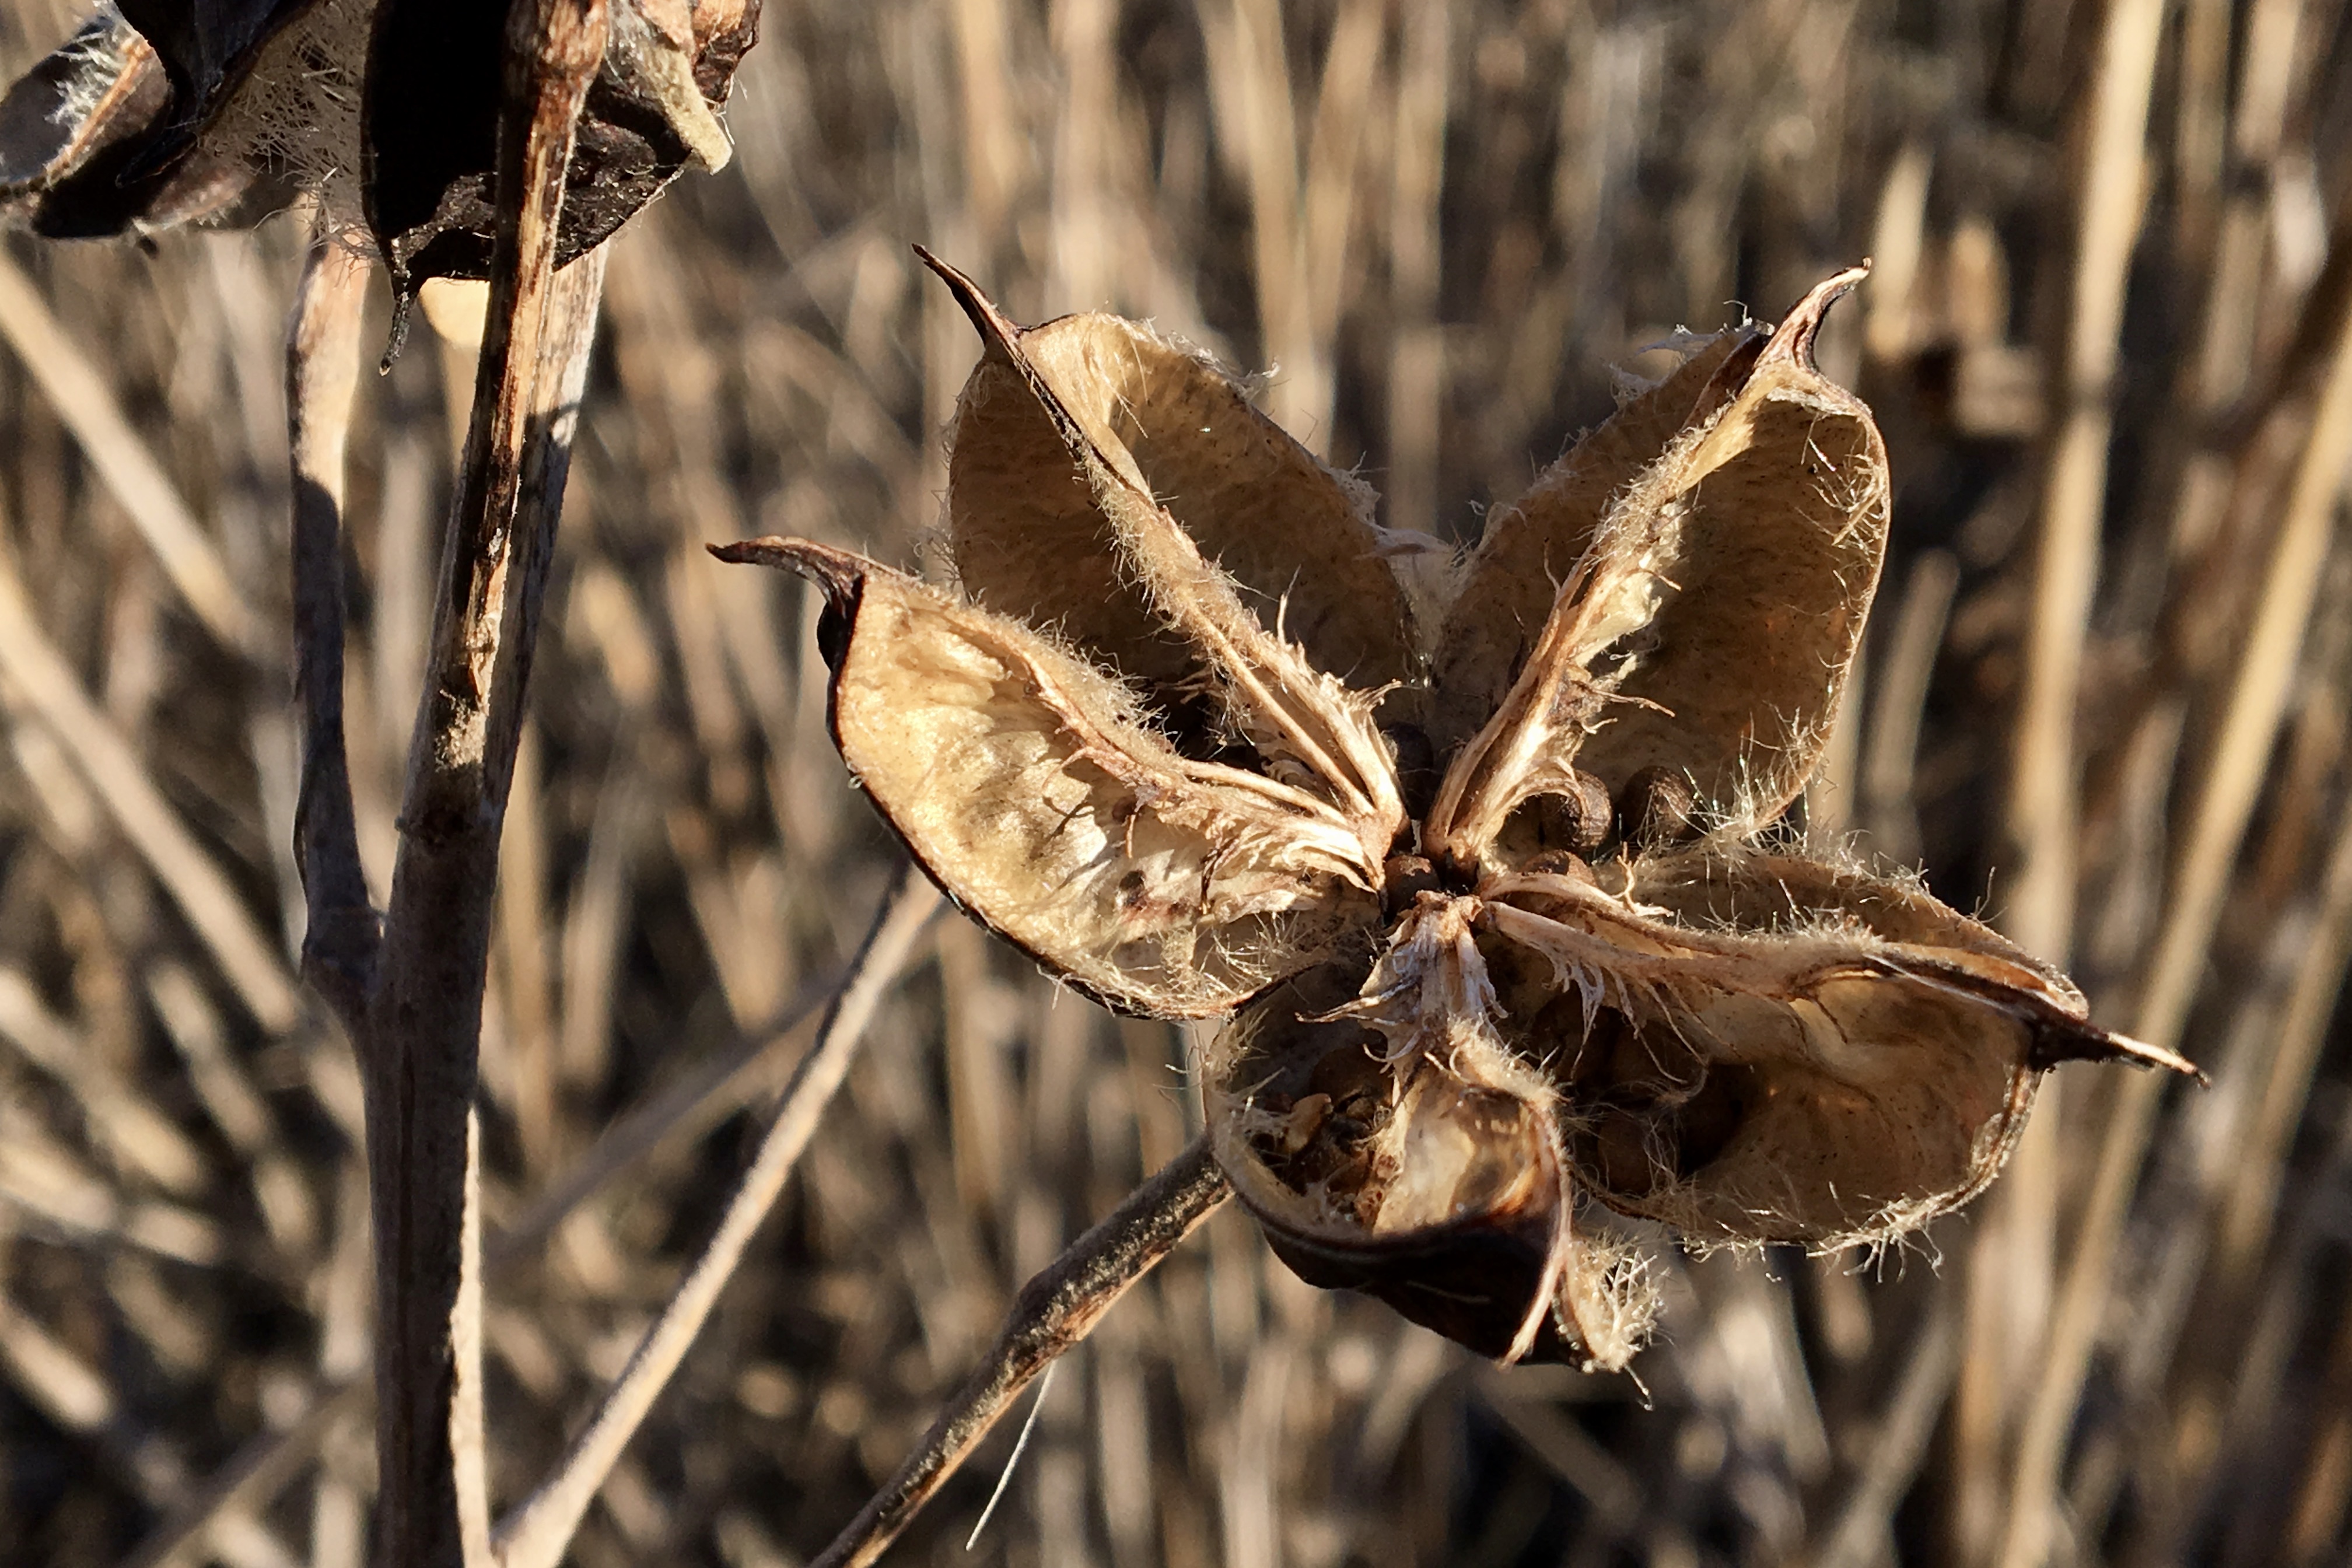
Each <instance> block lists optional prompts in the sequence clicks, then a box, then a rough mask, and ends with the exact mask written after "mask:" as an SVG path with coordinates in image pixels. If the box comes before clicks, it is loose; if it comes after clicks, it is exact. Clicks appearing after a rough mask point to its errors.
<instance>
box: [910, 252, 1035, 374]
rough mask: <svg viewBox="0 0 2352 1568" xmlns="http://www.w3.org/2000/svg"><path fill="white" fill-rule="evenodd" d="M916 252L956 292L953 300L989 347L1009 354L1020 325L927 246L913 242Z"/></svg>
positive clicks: (1018, 333) (1015, 340) (950, 290)
mask: <svg viewBox="0 0 2352 1568" xmlns="http://www.w3.org/2000/svg"><path fill="white" fill-rule="evenodd" d="M915 255H916V257H917V258H919V259H920V260H921V262H922V264H923V265H924V266H926V267H928V268H930V269H931V270H932V271H933V272H935V273H937V274H938V275H939V279H940V282H942V283H945V284H946V285H947V286H948V292H949V293H950V294H952V295H954V296H955V302H956V303H957V304H958V305H961V307H963V313H964V314H965V315H966V316H967V317H969V318H971V324H972V327H973V330H975V331H978V332H979V333H980V338H981V342H983V343H985V344H987V345H988V347H989V348H990V349H991V350H992V351H1001V352H1002V353H1004V354H1005V355H1006V356H1007V357H1010V356H1011V355H1012V353H1013V344H1015V343H1016V342H1019V341H1020V339H1021V328H1020V325H1019V324H1018V323H1017V322H1015V321H1013V318H1012V317H1010V316H1008V315H1006V314H1005V313H1004V312H1003V311H1002V310H998V309H997V308H996V301H995V300H992V299H990V298H989V297H988V296H987V295H986V294H985V293H982V291H981V287H980V285H979V284H977V283H975V282H973V281H972V280H971V278H970V277H968V276H967V275H965V274H964V273H962V272H961V271H959V270H957V269H956V268H953V267H950V266H949V265H948V264H947V263H946V262H944V261H941V260H940V258H938V257H937V256H935V255H933V254H932V253H931V251H930V250H929V248H928V247H924V246H920V245H918V246H916V247H915Z"/></svg>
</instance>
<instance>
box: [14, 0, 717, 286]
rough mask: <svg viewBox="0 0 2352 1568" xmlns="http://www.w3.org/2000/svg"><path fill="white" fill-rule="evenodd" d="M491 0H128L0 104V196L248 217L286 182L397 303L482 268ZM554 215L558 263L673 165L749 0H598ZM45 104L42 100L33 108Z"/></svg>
mask: <svg viewBox="0 0 2352 1568" xmlns="http://www.w3.org/2000/svg"><path fill="white" fill-rule="evenodd" d="M507 9H508V8H507V7H506V6H504V5H484V4H478V3H477V0H214V3H211V4H206V5H196V6H193V7H192V6H190V5H186V4H185V3H184V0H124V4H122V5H121V7H120V18H119V19H117V18H115V17H112V16H101V17H100V18H99V19H97V20H95V21H93V22H92V23H91V24H90V25H89V26H88V27H85V28H84V29H83V31H82V32H81V33H80V34H78V35H77V36H76V37H75V39H74V40H73V41H72V42H71V43H69V44H68V46H67V47H65V48H63V49H60V50H58V51H57V52H56V53H55V54H53V55H51V56H50V57H49V58H47V60H44V61H43V62H42V63H41V64H40V65H38V66H37V67H36V68H34V70H33V71H32V72H31V73H30V74H29V75H27V76H26V78H25V79H24V80H23V81H21V82H19V83H18V84H17V86H16V89H14V90H13V93H12V98H13V100H14V103H15V108H13V109H11V108H10V107H8V106H6V105H0V203H5V204H6V208H5V210H7V211H8V212H9V216H12V217H15V218H16V219H17V220H18V221H21V222H25V223H26V224H27V225H28V226H32V227H34V228H36V229H37V230H39V231H40V232H42V233H44V234H49V235H56V236H68V235H70V236H87V237H95V236H100V235H109V234H123V233H152V232H155V231H157V230H159V229H163V228H167V227H170V226H173V225H175V224H179V223H185V222H189V221H193V220H194V219H197V218H204V219H206V220H209V221H214V222H222V221H236V222H250V221H254V220H257V219H258V218H260V217H262V216H267V215H268V213H269V212H271V211H275V210H277V208H278V207H280V206H283V205H285V204H286V202H287V201H288V200H289V199H290V198H291V196H292V195H293V192H294V190H295V188H297V187H300V188H303V189H310V190H315V191H317V192H318V193H319V194H320V197H321V202H322V205H323V206H324V208H325V210H326V214H327V220H328V222H329V223H330V224H331V226H333V227H335V228H336V229H338V230H340V231H341V232H342V233H344V234H345V235H346V237H350V238H352V240H354V241H361V242H372V243H373V246H374V247H375V248H376V250H377V252H378V253H379V254H380V255H381V256H383V258H384V259H385V261H386V262H387V263H388V264H389V266H390V267H391V269H392V272H393V275H394V280H395V282H396V283H398V284H399V285H400V288H401V292H402V298H403V299H404V300H405V299H407V298H409V297H411V296H413V294H414V292H415V289H416V288H417V287H418V286H420V285H421V284H423V283H424V282H425V280H426V279H430V278H436V277H454V278H482V277H486V276H488V268H489V256H490V243H491V237H492V233H493V230H494V228H495V217H496V215H495V214H494V212H493V211H492V195H493V191H492V184H493V180H494V163H495V159H496V155H497V150H498V119H499V104H500V102H501V101H502V100H503V97H504V93H505V85H504V80H503V62H504V60H505V58H506V39H505V29H506V20H507ZM610 13H611V26H610V29H609V42H608V44H607V47H606V49H605V54H604V64H603V67H602V68H601V70H600V71H599V73H598V76H597V79H596V81H595V84H594V85H593V87H592V88H591V89H590V90H589V93H588V99H587V103H586V106H585V108H584V110H583V112H582V115H581V119H580V123H579V125H578V127H577V135H576V140H575V144H574V148H573V153H572V163H571V167H570V169H569V171H568V172H567V174H566V177H565V194H564V204H563V210H562V216H561V217H560V219H559V221H558V226H557V231H558V238H557V246H556V261H557V264H558V265H559V266H561V265H562V264H563V263H565V262H568V261H570V260H572V258H574V257H577V256H579V255H582V254H583V253H584V252H586V251H588V250H589V249H592V248H593V247H595V246H596V245H597V244H599V243H601V242H602V241H603V240H604V238H605V237H608V236H609V235H611V234H612V233H613V231H614V230H615V229H616V228H618V227H619V226H621V224H622V223H623V222H625V221H626V219H627V218H628V217H629V216H631V215H633V214H634V213H635V212H636V211H637V209H638V208H640V207H642V206H643V205H645V204H646V202H648V201H650V200H652V199H653V197H654V196H655V195H657V194H658V193H659V192H660V190H661V189H662V187H663V186H664V185H666V184H668V183H669V181H670V180H671V179H673V178H674V177H676V176H677V174H679V173H680V172H681V171H683V170H684V169H686V168H688V167H702V168H715V167H717V166H718V165H719V164H720V163H724V162H725V161H726V158H727V152H728V146H727V137H726V132H725V131H724V130H723V128H721V127H720V125H719V121H718V119H717V116H716V114H715V113H714V110H715V109H716V107H717V106H718V105H719V104H722V103H724V102H725V101H726V98H727V91H728V87H729V84H730V81H731V80H732V79H733V76H734V72H735V69H736V67H737V65H738V64H739V63H740V61H741V59H742V57H743V55H744V53H745V51H747V50H748V49H750V47H751V44H752V42H753V40H754V39H755V38H756V37H757V36H758V22H759V0H699V3H698V4H689V0H614V3H613V5H611V7H610ZM45 109H46V110H47V112H46V113H45V112H44V110H45Z"/></svg>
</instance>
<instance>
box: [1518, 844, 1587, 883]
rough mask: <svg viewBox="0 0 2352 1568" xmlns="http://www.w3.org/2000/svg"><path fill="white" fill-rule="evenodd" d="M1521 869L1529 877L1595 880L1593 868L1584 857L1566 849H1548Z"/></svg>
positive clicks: (1574, 880) (1576, 880)
mask: <svg viewBox="0 0 2352 1568" xmlns="http://www.w3.org/2000/svg"><path fill="white" fill-rule="evenodd" d="M1519 870H1520V872H1521V873H1522V874H1524V875H1526V876H1529V877H1565V878H1567V879H1569V880H1570V881H1571V882H1591V880H1593V876H1592V868H1591V866H1590V865H1588V864H1586V863H1585V859H1584V857H1582V856H1581V855H1577V854H1573V853H1571V852H1570V851H1569V850H1566V849H1547V850H1545V851H1544V852H1543V853H1542V854H1540V855H1538V856H1535V857H1534V858H1531V859H1529V860H1528V863H1527V864H1526V865H1524V866H1522V867H1520V868H1519Z"/></svg>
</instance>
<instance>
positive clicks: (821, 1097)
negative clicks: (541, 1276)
mask: <svg viewBox="0 0 2352 1568" xmlns="http://www.w3.org/2000/svg"><path fill="white" fill-rule="evenodd" d="M939 908H940V892H939V889H937V888H935V887H933V886H932V885H931V883H930V882H929V880H927V879H925V878H924V877H923V876H922V874H921V873H920V872H919V871H917V870H915V869H914V868H913V867H912V866H911V865H910V866H908V867H906V868H902V869H901V870H900V872H899V874H898V880H897V882H896V883H895V885H894V886H893V887H892V889H891V891H890V893H889V896H888V897H887V899H885V900H883V905H882V912H881V914H880V915H879V916H878V917H877V919H876V921H875V922H874V929H873V931H871V932H870V933H868V935H867V936H866V945H865V947H864V948H863V949H861V950H860V952H858V955H857V958H856V962H855V963H853V964H852V965H851V967H850V981H849V984H848V985H847V986H846V987H845V989H844V990H843V991H842V993H841V994H840V995H839V996H838V997H836V998H835V1001H834V1004H833V1007H832V1010H831V1012H830V1013H829V1014H828V1016H826V1018H825V1021H824V1028H823V1029H822V1030H820V1031H819V1033H818V1037H817V1043H816V1047H815V1048H814V1050H812V1051H810V1052H809V1054H808V1055H807V1056H806V1057H805V1058H803V1059H802V1061H801V1064H800V1067H799V1068H798V1069H797V1070H796V1071H794V1073H793V1080H792V1082H791V1083H790V1084H789V1085H787V1086H786V1088H785V1089H784V1093H783V1098H782V1100H780V1101H779V1102H778V1104H777V1107H776V1114H775V1119H774V1121H772V1122H770V1123H769V1126H768V1131H767V1135H766V1136H765V1137H763V1138H762V1139H761V1141H760V1150H759V1152H758V1153H757V1154H756V1155H754V1156H753V1157H752V1160H751V1168H750V1169H749V1170H748V1171H746V1172H745V1173H744V1174H743V1180H742V1182H741V1184H740V1185H738V1186H737V1188H736V1189H735V1194H734V1196H732V1197H731V1198H730V1199H729V1200H728V1203H727V1209H726V1212H725V1213H724V1214H723V1215H720V1216H719V1228H718V1230H717V1232H716V1233H715V1234H713V1235H712V1237H711V1238H710V1241H709V1245H707V1246H706V1247H704V1248H703V1250H702V1256H701V1257H699V1258H696V1259H695V1262H694V1267H693V1268H690V1269H688V1271H687V1274H686V1277H685V1278H684V1279H681V1280H679V1281H678V1285H677V1289H676V1290H675V1291H673V1292H672V1293H671V1295H670V1299H669V1301H668V1303H667V1305H666V1306H664V1307H663V1308H662V1311H661V1316H660V1317H658V1318H656V1320H655V1321H654V1322H653V1325H652V1327H650V1328H648V1329H647V1330H646V1332H645V1337H644V1338H642V1339H640V1340H639V1341H638V1342H637V1348H636V1350H635V1352H632V1353H631V1355H630V1357H629V1363H628V1365H627V1366H625V1367H624V1368H623V1369H622V1371H621V1375H620V1376H619V1377H618V1378H617V1379H615V1380H614V1384H613V1386H612V1387H611V1388H610V1389H609V1390H607V1391H606V1392H605V1394H604V1403H603V1404H602V1405H599V1406H598V1407H597V1410H596V1414H595V1415H594V1417H593V1419H591V1420H590V1421H589V1423H588V1426H586V1428H585V1429H584V1430H583V1431H582V1432H581V1434H580V1436H578V1437H576V1438H574V1439H573V1441H572V1447H571V1448H570V1450H569V1451H567V1452H566V1453H565V1455H564V1456H563V1461H562V1464H560V1465H559V1466H557V1467H556V1471H555V1474H554V1475H553V1476H552V1477H551V1478H550V1479H549V1480H548V1481H547V1484H546V1485H544V1486H542V1487H541V1489H539V1490H538V1491H537V1492H536V1493H534V1494H533V1495H532V1496H531V1497H530V1500H528V1501H526V1502H524V1503H523V1505H522V1506H521V1507H520V1508H519V1509H517V1510H515V1511H514V1513H513V1514H512V1515H510V1516H509V1518H508V1519H507V1521H505V1523H504V1524H503V1525H502V1526H501V1528H500V1529H499V1534H498V1539H497V1543H496V1551H497V1555H498V1561H499V1564H500V1568H555V1564H556V1563H558V1562H560V1561H561V1560H562V1556H563V1552H564V1549H565V1547H567V1546H569V1545H570V1544H571V1542H572V1532H573V1531H576V1530H578V1529H579V1528H580V1520H581V1517H582V1516H583V1514H585V1513H586V1512H587V1511H588V1504H589V1503H590V1501H591V1500H593V1499H594V1497H595V1495H596V1492H597V1489H598V1488H600V1487H602V1486H603V1485H604V1478H605V1477H606V1476H607V1475H609V1474H610V1473H611V1472H612V1468H613V1465H614V1461H615V1460H617V1459H618V1458H620V1457H621V1450H622V1449H623V1448H625V1447H627V1445H628V1441H629V1438H630V1437H631V1436H633V1435H635V1432H636V1429H637V1427H638V1426H639V1425H640V1424H641V1423H642V1422H643V1421H644V1420H645V1418H646V1412H647V1411H649V1410H651V1409H652V1408H653V1403H654V1401H655V1399H656V1398H657V1397H658V1396H659V1395H660V1394H661V1391H662V1390H663V1389H664V1388H665V1387H667V1386H668V1384H669V1379H670V1374H671V1373H674V1372H676V1371H677V1364H678V1363H679V1362H680V1361H681V1360H683V1359H684V1358H685V1355H686V1352H687V1349H688V1346H690V1345H691V1344H692V1343H693V1342H694V1337H695V1335H696V1334H697V1333H698V1332H699V1331H701V1329H702V1325H703V1322H704V1321H705V1320H706V1319H708V1318H709V1316H710V1310H711V1308H712V1307H714V1306H716V1305H717V1304H718V1301H719V1292H720V1291H721V1290H723V1289H726V1286H727V1281H728V1280H729V1279H731V1278H732V1277H733V1276H734V1273H735V1267H736V1265H737V1264H738V1263H740V1262H741V1261H742V1258H743V1249H744V1247H747V1246H749V1245H750V1244H751V1237H752V1235H753V1234H754V1233H755V1232H756V1231H758V1229H759V1228H760V1225H761V1221H763V1220H765V1219H766V1218H767V1217H768V1211H769V1210H771V1209H772V1208H773V1207H774V1206H775V1203H776V1199H777V1197H778V1196H779V1195H780V1194H782V1192H783V1190H784V1183H785V1182H786V1180H788V1179H789V1178H790V1177H791V1175H792V1173H793V1166H795V1165H796V1164H798V1163H800V1157H801V1152H802V1151H803V1150H804V1149H806V1148H807V1147H808V1143H809V1139H810V1138H811V1137H813V1136H814V1134H815V1132H816V1126H817V1121H818V1120H819V1119H820V1118H821V1117H823V1115H824V1109H825V1107H826V1106H827V1105H829V1104H831V1103H832V1100H833V1097H834V1093H835V1090H837V1089H840V1088H841V1084H842V1080H843V1079H845V1078H846V1077H847V1076H848V1074H849V1064H850V1063H851V1061H852V1060H854V1059H855V1058H856V1054H857V1047H858V1044H859V1042H860V1041H862V1040H863V1039H864V1038H865V1036H866V1026H867V1025H868V1024H869V1023H871V1022H872V1021H873V1018H874V1012H875V1009H876V1008H877V1006H879V1005H881V1002H882V998H883V996H884V995H885V994H887V993H888V991H889V989H890V987H891V985H892V984H895V983H896V981H897V979H898V971H899V969H900V968H901V967H902V966H903V965H904V964H905V963H906V961H907V955H908V952H911V951H912V950H913V948H914V945H915V940H916V938H917V937H919V936H920V935H921V934H922V931H923V927H924V926H925V925H926V924H927V923H929V921H930V918H931V916H932V915H933V914H935V913H936V912H938V910H939Z"/></svg>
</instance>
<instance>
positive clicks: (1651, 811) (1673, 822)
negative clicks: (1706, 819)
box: [1617, 767, 1699, 852]
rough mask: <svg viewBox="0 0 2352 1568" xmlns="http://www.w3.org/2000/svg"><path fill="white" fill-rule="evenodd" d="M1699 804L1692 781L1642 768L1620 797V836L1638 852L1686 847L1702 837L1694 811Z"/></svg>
mask: <svg viewBox="0 0 2352 1568" xmlns="http://www.w3.org/2000/svg"><path fill="white" fill-rule="evenodd" d="M1697 804H1698V801H1697V796H1696V794H1695V793H1694V792H1693V791H1692V789H1691V785H1690V780H1688V779H1686V778H1685V777H1684V776H1683V775H1682V774H1680V773H1675V772H1674V771H1673V770H1672V769H1669V768H1660V767H1648V768H1642V769H1640V770H1638V771H1636V772H1635V773H1634V774H1633V777H1632V778H1629V779H1627V780H1626V781H1625V787H1624V788H1623V789H1622V790H1620V791H1619V792H1618V793H1617V832H1618V834H1619V836H1620V837H1622V838H1623V839H1624V840H1625V843H1626V845H1627V847H1630V848H1632V849H1633V850H1635V851H1637V852H1638V851H1641V850H1644V849H1661V848H1664V847H1666V846H1668V845H1672V844H1687V843H1688V842H1690V841H1691V840H1692V839H1694V838H1696V837H1698V836H1699V825H1698V823H1697V821H1696V819H1695V813H1694V809H1693V808H1694V807H1695V806H1696V805H1697Z"/></svg>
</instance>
